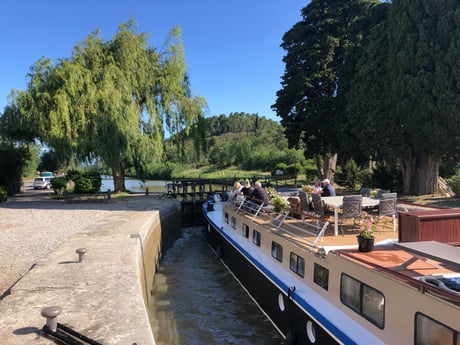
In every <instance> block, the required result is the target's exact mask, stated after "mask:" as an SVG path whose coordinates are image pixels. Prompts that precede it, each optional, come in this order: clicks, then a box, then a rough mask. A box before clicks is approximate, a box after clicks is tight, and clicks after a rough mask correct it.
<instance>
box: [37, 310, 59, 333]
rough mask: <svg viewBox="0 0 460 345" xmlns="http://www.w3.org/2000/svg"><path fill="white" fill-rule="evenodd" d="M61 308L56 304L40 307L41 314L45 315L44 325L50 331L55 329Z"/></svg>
mask: <svg viewBox="0 0 460 345" xmlns="http://www.w3.org/2000/svg"><path fill="white" fill-rule="evenodd" d="M61 311H62V308H61V307H57V306H52V307H47V308H44V309H42V313H41V314H42V316H43V317H46V326H48V328H49V329H50V331H52V332H56V330H57V324H58V322H57V316H58V315H59V314H60V313H61Z"/></svg>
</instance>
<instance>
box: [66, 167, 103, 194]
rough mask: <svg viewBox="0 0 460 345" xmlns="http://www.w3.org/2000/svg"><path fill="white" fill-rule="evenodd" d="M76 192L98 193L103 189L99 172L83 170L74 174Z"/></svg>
mask: <svg viewBox="0 0 460 345" xmlns="http://www.w3.org/2000/svg"><path fill="white" fill-rule="evenodd" d="M72 181H73V182H74V183H75V186H74V192H75V193H77V194H88V193H97V192H99V190H100V189H101V185H102V179H101V175H99V173H95V172H83V173H81V174H78V175H77V174H76V175H74V176H73V178H72Z"/></svg>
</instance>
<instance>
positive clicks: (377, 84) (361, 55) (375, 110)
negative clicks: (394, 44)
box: [341, 3, 400, 162]
mask: <svg viewBox="0 0 460 345" xmlns="http://www.w3.org/2000/svg"><path fill="white" fill-rule="evenodd" d="M389 12H390V4H387V3H382V4H380V5H378V6H376V7H375V8H374V9H373V11H372V12H371V16H370V25H369V32H368V33H367V34H366V35H365V37H364V40H363V45H362V47H360V48H359V49H354V50H350V51H348V53H347V57H348V59H347V60H348V62H347V67H348V69H349V75H350V78H347V81H349V83H348V84H347V85H345V86H344V87H342V90H341V91H342V93H341V96H344V98H345V107H346V113H347V121H344V122H343V125H342V127H341V142H342V143H343V147H342V151H346V152H345V155H348V156H349V157H353V158H354V159H355V160H357V161H359V160H360V159H359V158H360V156H362V157H363V159H365V160H369V159H370V160H372V161H381V162H384V161H391V162H393V161H396V160H397V157H398V156H397V153H396V152H395V150H394V147H395V146H396V145H398V144H400V136H399V133H400V125H399V120H398V119H397V118H396V117H394V116H392V113H391V107H392V99H391V97H390V94H391V91H390V81H389V78H388V47H389V42H388V19H389Z"/></svg>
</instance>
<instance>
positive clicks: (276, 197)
mask: <svg viewBox="0 0 460 345" xmlns="http://www.w3.org/2000/svg"><path fill="white" fill-rule="evenodd" d="M267 192H268V197H269V198H270V203H271V204H272V205H273V208H274V210H275V211H276V212H281V211H283V210H285V209H287V208H288V207H289V203H288V202H287V200H285V199H284V198H283V197H282V196H281V195H280V194H279V193H278V192H277V191H276V190H275V188H271V187H270V188H268V189H267Z"/></svg>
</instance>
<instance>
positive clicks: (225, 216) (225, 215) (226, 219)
mask: <svg viewBox="0 0 460 345" xmlns="http://www.w3.org/2000/svg"><path fill="white" fill-rule="evenodd" d="M224 218H225V219H224V221H225V224H228V213H227V212H225V214H224Z"/></svg>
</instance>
